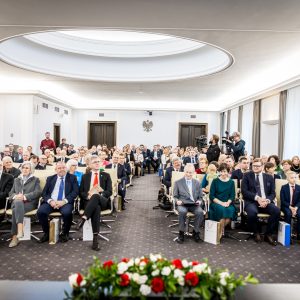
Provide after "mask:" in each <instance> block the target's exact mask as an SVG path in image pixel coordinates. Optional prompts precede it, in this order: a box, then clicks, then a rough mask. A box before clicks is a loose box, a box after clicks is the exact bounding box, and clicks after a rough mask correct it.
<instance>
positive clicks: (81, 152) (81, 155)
mask: <svg viewBox="0 0 300 300" xmlns="http://www.w3.org/2000/svg"><path fill="white" fill-rule="evenodd" d="M85 155H86V153H85V150H84V149H80V150H79V157H78V166H79V167H86V166H87V165H86V162H85Z"/></svg>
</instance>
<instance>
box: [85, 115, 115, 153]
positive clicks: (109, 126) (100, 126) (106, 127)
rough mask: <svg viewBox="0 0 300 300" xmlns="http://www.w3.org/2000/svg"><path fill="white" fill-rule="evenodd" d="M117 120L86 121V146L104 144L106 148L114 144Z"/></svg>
mask: <svg viewBox="0 0 300 300" xmlns="http://www.w3.org/2000/svg"><path fill="white" fill-rule="evenodd" d="M116 123H117V122H93V121H89V122H88V147H89V148H91V147H92V146H93V145H96V146H97V145H98V144H101V145H102V144H106V145H107V147H108V148H112V147H113V146H115V145H116Z"/></svg>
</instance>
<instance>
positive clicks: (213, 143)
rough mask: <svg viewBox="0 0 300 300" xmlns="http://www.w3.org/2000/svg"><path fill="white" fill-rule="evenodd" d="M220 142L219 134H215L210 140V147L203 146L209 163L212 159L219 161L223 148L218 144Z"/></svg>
mask: <svg viewBox="0 0 300 300" xmlns="http://www.w3.org/2000/svg"><path fill="white" fill-rule="evenodd" d="M218 142H219V136H217V135H216V134H213V135H212V137H211V139H210V140H209V144H210V145H209V147H208V148H202V152H203V153H206V158H207V160H208V163H210V162H211V161H218V159H219V156H220V152H221V149H220V147H219V145H218Z"/></svg>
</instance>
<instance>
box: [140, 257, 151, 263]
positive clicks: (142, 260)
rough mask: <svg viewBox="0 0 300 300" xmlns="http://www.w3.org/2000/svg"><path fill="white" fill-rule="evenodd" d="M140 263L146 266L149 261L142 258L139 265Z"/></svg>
mask: <svg viewBox="0 0 300 300" xmlns="http://www.w3.org/2000/svg"><path fill="white" fill-rule="evenodd" d="M141 262H144V263H145V264H147V263H148V262H149V259H148V258H143V259H141V261H140V263H141Z"/></svg>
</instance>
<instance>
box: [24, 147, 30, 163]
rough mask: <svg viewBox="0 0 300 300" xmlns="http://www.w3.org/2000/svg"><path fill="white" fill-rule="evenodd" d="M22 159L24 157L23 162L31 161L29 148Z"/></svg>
mask: <svg viewBox="0 0 300 300" xmlns="http://www.w3.org/2000/svg"><path fill="white" fill-rule="evenodd" d="M22 159H23V161H22V162H24V161H30V153H29V152H28V151H27V150H26V151H24V152H23V156H22Z"/></svg>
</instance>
